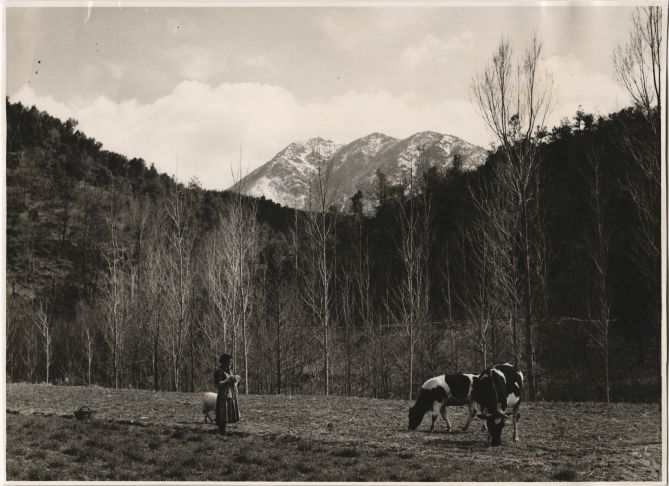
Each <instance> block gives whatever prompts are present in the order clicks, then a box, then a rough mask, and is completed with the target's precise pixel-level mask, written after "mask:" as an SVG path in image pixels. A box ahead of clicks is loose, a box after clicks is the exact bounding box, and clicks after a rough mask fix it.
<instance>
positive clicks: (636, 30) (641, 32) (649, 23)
mask: <svg viewBox="0 0 669 486" xmlns="http://www.w3.org/2000/svg"><path fill="white" fill-rule="evenodd" d="M631 21H632V26H631V28H630V33H629V39H628V41H627V43H626V44H624V45H618V46H617V47H616V48H615V50H614V52H613V64H614V67H615V73H616V77H617V79H618V82H619V83H620V84H621V85H622V86H623V87H624V88H625V90H626V91H627V92H628V94H629V95H630V97H631V98H632V102H633V103H634V105H635V106H637V107H638V108H639V109H641V110H642V112H643V113H644V114H645V115H646V116H647V117H648V118H649V119H653V120H652V123H653V125H657V122H656V120H655V119H657V120H659V116H660V113H659V111H658V110H656V108H657V107H659V106H660V101H661V90H662V58H663V56H662V8H661V7H652V6H647V7H637V8H636V9H635V10H634V13H633V14H632V19H631ZM658 128H659V126H658Z"/></svg>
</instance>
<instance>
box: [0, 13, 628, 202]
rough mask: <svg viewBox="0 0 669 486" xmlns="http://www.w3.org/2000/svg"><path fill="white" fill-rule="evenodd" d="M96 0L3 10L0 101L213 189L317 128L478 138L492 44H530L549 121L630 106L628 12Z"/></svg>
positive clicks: (329, 135)
mask: <svg viewBox="0 0 669 486" xmlns="http://www.w3.org/2000/svg"><path fill="white" fill-rule="evenodd" d="M92 5H93V7H92V8H87V7H67V8H65V7H18V6H9V7H8V8H7V10H6V86H5V88H6V94H7V96H9V98H10V100H11V101H21V102H22V103H24V104H27V105H33V104H34V105H36V106H37V107H38V108H39V109H42V110H46V111H47V112H49V113H50V114H52V115H54V116H57V117H59V118H62V119H66V118H70V117H71V118H75V119H76V120H78V121H79V129H81V130H82V131H83V132H84V133H86V134H87V135H89V136H91V137H94V138H95V139H97V140H98V141H100V142H102V143H103V144H104V147H105V148H106V149H108V150H113V151H116V152H119V153H122V154H124V155H126V156H128V157H142V158H144V159H145V160H146V161H147V162H148V163H149V164H150V163H154V164H155V166H156V168H157V169H158V170H159V171H161V172H167V173H168V174H171V175H175V176H176V177H177V178H178V179H179V180H181V181H184V182H187V181H188V180H190V179H191V178H192V177H194V176H196V177H198V179H199V180H200V182H201V183H202V185H203V186H204V187H206V188H209V189H225V188H227V187H228V186H230V185H231V184H232V182H233V172H235V173H236V172H237V167H238V166H239V161H240V159H241V164H242V171H243V172H248V171H251V170H253V169H254V168H256V167H258V166H260V165H262V164H264V163H265V162H267V161H268V160H270V159H271V158H272V157H273V156H274V155H275V154H276V153H277V152H279V151H280V150H281V149H283V148H284V147H285V146H287V145H288V144H290V143H291V142H294V141H300V140H306V139H308V138H312V137H317V136H319V137H323V138H326V139H331V140H333V141H335V142H337V143H348V142H351V141H353V140H355V139H356V138H359V137H363V136H365V135H368V134H370V133H372V132H382V133H385V134H386V135H390V136H393V137H397V138H405V137H408V136H410V135H412V134H413V133H416V132H420V131H424V130H433V131H437V132H441V133H448V134H450V135H455V136H457V137H460V138H463V139H465V140H467V141H469V142H472V143H476V144H479V145H481V146H484V147H486V148H488V147H490V144H491V142H492V138H491V136H490V134H489V132H488V131H487V130H486V128H485V125H484V124H483V122H482V119H481V117H480V115H479V114H478V112H477V111H476V108H475V105H474V104H473V103H472V102H471V98H470V87H471V81H472V79H473V77H474V76H475V75H476V74H477V73H478V72H480V71H481V70H482V69H483V67H484V66H485V64H486V63H487V62H488V61H489V60H490V59H491V57H492V53H493V51H494V49H495V48H496V46H497V45H498V44H499V42H500V39H501V38H502V37H506V38H508V39H509V40H510V41H511V42H512V44H513V46H514V49H516V50H517V51H520V50H522V47H523V45H524V44H525V43H527V41H528V39H529V38H530V37H531V36H532V35H533V34H534V33H536V34H537V35H538V37H539V38H540V39H541V40H542V42H543V57H542V64H543V66H544V67H545V69H546V70H547V71H548V72H550V73H551V75H552V77H553V82H554V91H555V95H554V96H555V101H554V108H553V110H552V113H551V116H550V118H549V119H548V125H549V126H553V125H556V124H558V123H559V121H560V120H561V119H562V118H564V117H569V116H572V115H573V114H574V113H575V112H576V110H577V109H578V107H579V106H581V107H582V108H583V109H585V110H586V111H591V112H596V113H600V114H607V113H610V112H612V111H615V110H618V109H620V108H622V107H624V106H627V105H628V104H629V100H628V97H627V96H626V94H625V92H624V91H623V90H622V89H621V88H620V87H619V86H618V84H617V83H616V82H615V80H614V73H613V64H612V61H611V55H612V51H613V49H614V47H615V46H616V45H617V44H619V43H624V42H625V40H626V38H627V32H628V28H629V18H630V14H631V12H632V9H631V8H630V7H621V6H599V7H593V6H573V5H572V6H543V7H541V6H537V7H528V6H522V7H508V6H507V7H501V6H499V7H491V6H467V7H455V6H447V5H437V6H432V5H430V6H425V5H423V6H404V7H402V6H392V5H388V4H385V5H375V6H371V7H370V6H368V7H360V6H358V7H334V6H333V7H323V6H319V7H316V6H311V7H306V6H302V7H286V6H243V7H239V6H238V7H235V6H221V5H217V6H207V7H204V6H198V7H170V8H166V7H138V6H134V7H129V6H121V7H96V6H95V3H94V2H92ZM121 5H123V3H121ZM233 168H234V169H233Z"/></svg>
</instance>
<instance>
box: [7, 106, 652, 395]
mask: <svg viewBox="0 0 669 486" xmlns="http://www.w3.org/2000/svg"><path fill="white" fill-rule="evenodd" d="M6 107H7V130H8V133H7V379H8V380H10V381H33V382H35V381H49V382H68V383H73V384H74V383H77V384H88V383H97V384H100V385H105V386H116V387H136V388H155V389H170V390H191V391H192V390H195V389H205V388H212V384H211V380H212V373H211V371H212V369H213V367H214V365H215V364H216V359H217V356H218V354H220V353H221V352H223V351H224V350H225V351H227V352H230V353H231V354H233V355H234V357H235V368H236V369H237V372H238V373H240V374H241V375H242V377H243V385H242V390H245V391H248V392H251V393H293V394H295V393H323V394H339V395H356V396H369V397H378V398H386V397H402V398H406V397H410V396H411V394H412V393H413V394H415V392H416V390H417V387H418V386H420V383H422V381H423V380H424V379H426V378H428V377H430V376H433V375H434V374H437V373H444V372H456V371H462V372H477V371H479V370H481V369H482V368H484V367H485V366H489V365H491V364H492V363H495V362H501V361H510V362H514V361H515V362H517V363H518V364H519V365H520V367H521V368H522V369H524V368H525V363H527V362H528V350H529V352H530V353H531V355H532V357H531V362H532V363H533V365H534V381H535V383H534V387H535V391H536V393H535V396H534V398H545V399H560V400H566V399H578V400H604V399H605V397H606V388H607V387H606V383H607V382H608V383H609V384H610V397H611V400H617V401H622V400H659V398H660V381H659V380H660V375H659V354H660V345H661V343H660V252H659V237H660V225H659V224H660V216H659V215H660V206H659V203H660V201H659V191H660V188H659V170H660V168H659V134H658V133H654V132H653V131H652V130H650V129H649V128H648V127H649V123H648V120H649V117H650V118H652V119H653V120H654V119H655V117H657V118H658V119H659V114H658V113H657V112H656V111H655V112H651V113H650V114H649V113H648V112H643V111H642V110H639V109H632V108H630V109H626V110H623V111H621V112H619V113H615V114H612V115H610V116H608V117H603V118H602V117H599V118H598V117H593V116H592V115H589V114H586V113H582V112H579V113H577V114H576V115H575V116H574V118H573V119H571V120H565V121H564V122H563V123H562V124H561V125H560V126H559V127H556V128H554V129H553V130H552V131H545V133H543V134H542V137H541V139H540V142H539V143H538V147H539V148H538V150H539V151H540V153H541V157H539V158H538V160H539V161H540V163H539V164H538V166H537V170H536V174H534V175H533V177H532V179H531V181H532V187H531V198H530V200H531V205H530V206H528V207H529V208H530V210H528V211H527V212H526V213H525V214H524V216H523V219H522V220H520V219H517V218H516V217H515V216H514V213H513V211H511V210H509V209H508V208H511V207H513V205H512V201H507V200H506V199H505V198H510V197H511V195H510V194H512V193H511V192H505V191H502V190H501V189H500V188H501V187H502V186H501V185H500V184H499V181H500V180H502V178H503V177H504V175H503V172H504V167H506V164H505V158H504V153H503V152H502V151H501V150H500V151H499V152H497V153H492V154H491V155H490V156H489V158H488V160H487V162H486V164H485V165H484V166H482V167H480V168H478V169H476V170H473V171H465V172H460V171H458V170H457V169H451V170H449V171H448V172H445V173H443V172H440V171H439V170H437V169H434V168H432V169H429V170H423V171H420V170H419V171H418V173H417V174H409V175H408V177H407V179H406V180H405V182H404V183H402V184H400V185H389V184H388V183H387V182H386V181H385V178H384V175H383V174H382V173H380V172H379V173H378V174H377V183H376V190H375V194H374V195H373V196H369V195H363V194H362V193H358V194H355V195H354V194H350V195H347V196H349V197H350V199H349V204H348V205H347V206H346V207H345V208H340V207H337V206H335V205H332V204H331V201H333V200H334V199H333V198H332V197H333V195H332V194H331V193H330V192H329V191H328V190H327V187H328V184H327V183H328V180H327V178H328V170H327V167H328V160H327V159H326V158H324V157H321V161H320V163H321V164H322V167H323V169H324V170H322V171H318V173H317V176H316V178H315V180H314V181H313V183H314V188H315V189H314V192H313V197H314V198H315V203H316V204H314V205H313V206H312V207H314V208H318V210H316V211H313V212H300V211H295V210H292V209H288V208H283V207H280V206H279V205H277V204H275V203H273V202H271V201H268V200H265V199H260V200H258V199H253V198H247V197H244V196H240V195H238V194H235V193H228V192H217V191H206V190H203V189H202V188H201V187H200V186H199V184H198V182H197V181H196V180H194V181H191V182H190V183H189V184H188V185H187V186H184V185H182V184H179V183H177V182H176V181H175V180H174V179H173V178H171V177H170V176H168V175H166V174H160V173H158V172H157V170H156V169H155V167H154V166H153V165H152V164H150V165H149V164H147V163H146V162H145V161H144V160H142V159H137V158H132V159H129V158H127V157H125V156H123V155H119V154H115V153H112V152H109V151H106V150H104V149H103V148H102V146H101V144H100V143H98V142H97V141H95V140H93V139H91V138H89V137H87V136H86V135H85V134H83V133H81V132H80V131H78V130H77V124H76V121H74V120H67V121H65V122H63V121H61V120H58V119H56V118H53V117H51V116H49V115H48V114H47V113H44V112H40V111H38V110H37V109H36V108H35V107H32V108H28V107H25V106H22V105H21V104H20V103H10V102H9V101H7V105H6ZM128 129H132V127H128ZM632 146H633V147H637V148H639V147H641V149H639V150H645V151H647V152H648V153H650V159H652V160H657V162H658V163H656V164H654V165H653V164H651V165H650V166H648V165H647V166H642V165H640V164H639V160H641V159H642V158H643V157H642V155H643V154H641V155H640V152H639V150H636V151H635V150H630V147H632ZM422 157H423V159H424V161H429V157H430V153H429V151H425V152H424V153H423V154H422ZM646 159H648V157H646ZM147 165H148V166H147ZM428 166H429V164H427V163H426V164H424V165H423V167H428ZM648 167H650V170H648ZM319 188H320V190H319ZM364 198H371V199H372V201H371V204H372V205H373V206H374V207H375V212H374V214H373V215H371V216H370V215H367V214H366V213H365V212H364V211H363V210H362V208H363V206H364V204H363V203H366V202H367V201H364V200H363V199H364ZM521 221H522V224H524V227H525V230H524V232H523V235H525V237H526V238H527V239H531V241H532V245H525V246H524V245H523V244H522V242H519V241H518V240H516V239H514V238H513V236H512V235H513V234H514V229H515V228H516V227H517V225H518V224H521ZM526 249H527V251H530V249H531V255H528V256H527V258H525V259H519V258H515V256H517V255H518V254H519V252H523V251H525V250H526ZM521 261H523V262H526V263H527V265H526V266H525V267H522V268H520V267H519V262H521ZM526 283H527V284H529V285H525V284H526ZM528 316H530V317H531V318H530V319H529V320H528V319H527V317H528ZM528 326H529V327H528ZM528 329H530V330H531V333H532V335H531V339H530V341H531V343H530V344H531V346H530V347H528V346H527V343H526V341H527V340H526V339H525V337H526V335H527V332H528ZM605 363H608V366H605ZM607 376H608V379H607Z"/></svg>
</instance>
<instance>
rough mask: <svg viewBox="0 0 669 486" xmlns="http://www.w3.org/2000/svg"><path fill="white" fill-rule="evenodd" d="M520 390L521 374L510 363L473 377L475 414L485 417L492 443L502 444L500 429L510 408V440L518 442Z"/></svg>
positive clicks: (521, 389)
mask: <svg viewBox="0 0 669 486" xmlns="http://www.w3.org/2000/svg"><path fill="white" fill-rule="evenodd" d="M522 391H523V373H522V372H521V371H520V370H517V369H516V368H515V367H514V366H513V365H510V364H509V363H503V364H497V365H494V366H492V367H491V368H488V369H487V370H485V371H483V372H482V373H481V374H480V375H478V376H477V377H476V378H474V384H473V393H472V395H473V398H474V402H475V406H476V409H477V412H478V414H477V417H479V418H481V419H485V421H486V428H487V430H488V435H489V439H490V442H491V444H492V445H494V446H498V445H500V444H501V443H502V429H503V428H504V425H505V423H506V419H507V418H509V414H508V413H507V412H505V410H506V409H507V408H512V409H513V415H512V416H513V440H514V441H516V442H518V441H519V440H520V439H519V437H518V420H520V397H521V393H522Z"/></svg>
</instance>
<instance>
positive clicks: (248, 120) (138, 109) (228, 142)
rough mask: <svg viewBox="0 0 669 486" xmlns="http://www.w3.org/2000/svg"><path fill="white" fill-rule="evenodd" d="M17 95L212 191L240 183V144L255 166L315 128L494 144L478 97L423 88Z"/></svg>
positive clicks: (188, 86) (201, 88)
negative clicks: (88, 98)
mask: <svg viewBox="0 0 669 486" xmlns="http://www.w3.org/2000/svg"><path fill="white" fill-rule="evenodd" d="M12 100H14V101H21V102H23V103H24V104H28V105H32V104H34V105H36V106H37V107H38V108H39V109H42V110H46V111H48V112H49V113H50V114H52V115H54V116H57V117H59V118H61V119H66V118H69V117H72V118H75V119H77V120H78V121H79V128H80V129H81V130H82V131H83V132H85V133H86V134H87V135H89V136H91V137H94V138H96V139H97V140H99V141H100V142H102V143H103V144H104V146H105V148H106V149H109V150H113V151H117V152H120V153H122V154H124V155H126V156H128V157H142V158H144V159H145V160H146V161H147V162H148V163H155V165H156V167H157V168H158V169H159V170H160V171H164V172H167V173H169V174H176V175H178V178H179V179H180V180H182V181H188V180H189V179H190V178H191V177H193V176H197V177H199V179H200V180H201V181H203V184H204V185H205V187H208V188H212V189H223V188H226V187H228V186H229V185H230V184H231V183H232V176H231V167H234V166H235V165H236V163H237V160H238V158H239V151H240V148H241V149H242V151H243V164H244V165H245V167H246V170H249V171H250V170H253V169H254V168H255V167H258V166H260V165H261V164H263V163H265V162H267V161H268V160H269V159H271V158H272V157H273V156H274V155H275V154H276V153H277V152H278V151H280V150H281V149H282V148H284V147H285V146H286V145H288V144H289V143H291V142H293V141H295V140H303V139H306V138H311V137H315V136H322V137H325V138H331V139H333V140H334V141H337V142H339V143H347V142H350V141H353V140H354V139H356V138H358V137H362V136H365V135H367V134H369V133H372V132H375V131H379V132H384V133H386V134H388V135H391V136H396V137H407V136H409V135H411V134H413V133H415V132H417V131H422V130H435V131H441V132H445V133H450V134H453V135H456V136H459V137H462V138H465V139H467V140H469V141H471V142H474V143H485V131H484V130H483V127H482V124H481V123H480V120H479V117H478V116H477V115H476V113H475V112H474V110H473V107H472V106H471V104H470V103H469V102H468V101H466V100H445V101H443V102H441V103H436V104H435V103H429V102H427V100H424V99H422V98H420V97H419V96H417V95H414V94H407V95H403V96H395V95H392V94H390V93H388V92H378V93H360V92H356V91H350V92H347V93H344V94H340V95H337V96H333V97H331V98H329V99H326V100H323V101H320V102H318V103H301V102H299V101H298V100H297V99H296V98H295V97H294V96H293V95H292V94H291V93H290V92H288V91H287V90H285V89H283V88H281V87H279V86H273V85H267V84H258V83H223V84H220V85H217V86H210V85H208V84H205V83H202V82H198V81H185V82H182V83H179V84H178V85H177V86H176V87H175V88H174V90H173V91H172V92H171V93H170V94H168V95H167V96H164V97H162V98H159V99H157V100H155V101H153V102H151V103H145V104H142V103H139V102H138V101H137V100H134V99H133V100H127V101H123V102H115V101H112V100H110V99H108V98H106V97H99V98H97V99H95V100H94V101H93V102H92V103H89V104H83V103H80V104H76V103H74V102H73V103H64V102H61V101H59V100H56V99H54V98H53V97H51V96H42V95H39V94H38V93H36V92H35V91H34V90H33V89H32V88H30V87H25V86H24V87H23V88H22V89H21V90H20V91H19V92H18V93H17V94H16V95H14V96H12Z"/></svg>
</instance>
